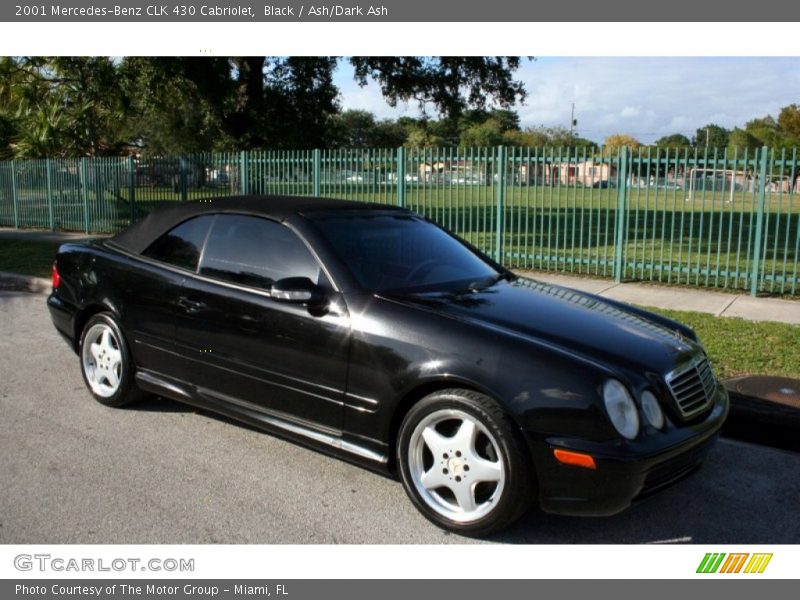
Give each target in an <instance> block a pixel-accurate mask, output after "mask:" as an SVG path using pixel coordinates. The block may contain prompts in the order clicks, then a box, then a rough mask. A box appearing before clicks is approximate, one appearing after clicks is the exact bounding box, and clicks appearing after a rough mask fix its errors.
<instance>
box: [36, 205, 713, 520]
mask: <svg viewBox="0 0 800 600" xmlns="http://www.w3.org/2000/svg"><path fill="white" fill-rule="evenodd" d="M48 305H49V307H50V312H51V315H52V319H53V322H54V323H55V326H56V328H57V329H58V331H59V332H61V333H62V334H63V336H64V337H65V338H66V339H67V341H68V342H69V344H70V345H71V346H72V348H73V349H74V350H75V351H76V352H77V353H78V355H79V357H80V365H81V370H82V373H83V377H84V379H85V381H86V385H87V386H88V387H89V390H90V391H91V393H92V395H93V396H94V397H95V398H96V399H97V400H98V401H100V402H102V403H103V404H106V405H109V406H120V405H123V404H127V403H129V402H132V401H134V400H136V399H137V398H140V397H141V396H142V395H143V394H146V393H150V394H157V395H159V396H164V397H169V398H173V399H175V400H179V401H182V402H187V403H189V404H192V405H195V406H199V407H202V408H206V409H209V410H212V411H216V412H219V413H222V414H225V415H228V416H231V417H234V418H236V419H240V420H242V421H245V422H247V423H249V424H251V425H255V426H258V427H261V428H263V429H266V430H268V431H270V432H273V433H277V434H280V435H284V436H286V437H289V438H291V439H293V440H297V441H302V442H304V443H307V444H309V445H311V446H313V447H315V448H319V449H324V450H326V451H329V452H331V453H335V454H337V455H339V456H341V457H344V458H347V459H349V460H352V461H354V462H357V463H359V464H362V465H365V466H368V467H371V468H375V469H378V470H381V471H385V472H390V473H399V476H400V478H401V479H402V481H403V484H404V486H405V489H406V491H407V492H408V495H409V496H410V498H411V500H412V502H414V504H415V505H416V506H417V508H419V510H420V511H421V512H422V513H423V514H424V515H425V516H426V517H428V518H429V519H430V520H431V521H433V522H434V523H437V524H438V525H440V526H443V527H446V528H448V529H451V530H453V531H457V532H460V533H465V534H471V535H485V534H488V533H490V532H492V531H496V530H498V529H500V528H502V527H504V526H507V525H508V524H509V523H511V522H512V521H513V520H514V519H516V518H517V517H518V516H519V515H520V514H522V512H523V511H524V510H525V509H526V508H527V507H528V506H529V504H530V503H531V502H532V501H536V502H538V504H539V505H540V506H541V508H542V509H543V510H545V511H547V512H552V513H559V514H567V515H611V514H614V513H617V512H619V511H621V510H623V509H624V508H626V507H627V506H629V505H630V504H631V502H633V501H635V500H637V499H640V498H643V497H645V496H647V495H649V494H651V493H653V492H655V491H657V490H659V489H661V488H663V487H665V486H667V485H669V484H671V483H673V482H675V481H677V480H678V479H680V478H682V477H684V476H685V475H687V474H689V473H690V472H692V471H693V470H694V469H695V468H696V467H698V466H699V465H700V463H701V462H702V460H703V458H704V457H705V456H706V454H707V452H708V450H709V449H710V447H711V445H712V443H713V442H714V440H715V439H716V437H717V433H718V431H719V429H720V427H721V425H722V423H723V421H724V420H725V417H726V415H727V412H728V398H727V395H726V393H725V390H724V388H723V387H722V386H721V385H719V383H718V382H717V381H716V379H715V378H714V375H713V373H712V371H711V367H710V365H709V361H708V358H707V356H706V354H705V353H704V351H703V348H702V346H701V345H700V344H699V343H698V341H697V339H696V337H695V335H694V333H693V332H692V331H691V330H690V329H688V328H687V327H684V326H683V325H680V324H678V323H675V322H673V321H670V320H668V319H665V318H663V317H661V316H658V315H655V314H651V313H648V312H645V311H643V310H639V309H637V308H633V307H631V306H627V305H623V304H619V303H616V302H613V301H610V300H606V299H602V298H599V297H596V296H592V295H589V294H584V293H579V292H576V291H573V290H570V289H566V288H561V287H556V286H552V285H546V284H543V283H538V282H536V281H533V280H530V279H524V278H520V277H517V276H516V275H514V274H513V273H511V272H510V271H508V270H506V269H505V268H503V267H502V266H500V265H499V264H497V263H495V262H494V261H492V260H491V259H490V258H488V257H487V256H485V255H483V254H482V253H481V252H479V251H478V250H476V249H475V248H473V247H471V246H469V245H468V244H467V243H465V242H464V241H462V240H460V239H458V238H457V237H455V236H453V235H451V234H450V233H448V232H447V231H445V230H444V229H442V228H440V227H439V226H437V225H435V224H433V223H431V222H430V221H428V220H426V219H424V218H423V217H420V216H418V215H416V214H414V213H412V212H410V211H408V210H404V209H400V208H393V207H388V206H384V205H378V204H369V203H359V202H348V201H341V200H329V199H314V198H288V197H272V196H269V197H267V196H264V197H235V198H225V199H215V200H208V201H204V202H196V203H186V204H181V205H179V206H176V207H174V208H169V209H165V210H159V211H156V212H154V213H152V214H150V215H149V216H148V217H146V218H145V219H143V220H142V221H141V222H139V223H137V224H136V225H134V226H132V227H130V228H129V229H127V230H125V231H123V232H122V233H120V234H118V235H117V236H115V237H113V238H110V239H107V240H100V241H93V242H88V243H84V244H80V243H75V244H65V245H64V246H62V247H61V248H60V250H59V253H58V256H57V259H56V262H55V264H54V266H53V292H52V294H51V296H50V297H49V300H48Z"/></svg>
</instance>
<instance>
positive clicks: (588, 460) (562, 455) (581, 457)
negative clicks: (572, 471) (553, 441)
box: [553, 448, 597, 469]
mask: <svg viewBox="0 0 800 600" xmlns="http://www.w3.org/2000/svg"><path fill="white" fill-rule="evenodd" d="M553 456H555V457H556V460H557V461H558V462H562V463H564V464H565V465H573V466H576V467H583V468H585V469H597V465H596V464H595V462H594V457H593V456H591V455H589V454H583V453H582V452H572V451H571V450H561V449H560V448H555V449H554V450H553Z"/></svg>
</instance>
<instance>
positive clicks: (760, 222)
mask: <svg viewBox="0 0 800 600" xmlns="http://www.w3.org/2000/svg"><path fill="white" fill-rule="evenodd" d="M767 156H768V151H767V147H766V146H764V147H762V148H761V158H760V161H761V164H759V169H758V207H757V212H756V239H755V248H753V269H752V271H751V273H750V295H751V296H756V295H757V294H758V277H759V271H760V270H761V235H762V233H763V231H764V205H765V204H766V200H767V160H768V159H767Z"/></svg>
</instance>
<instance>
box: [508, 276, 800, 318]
mask: <svg viewBox="0 0 800 600" xmlns="http://www.w3.org/2000/svg"><path fill="white" fill-rule="evenodd" d="M517 272H518V273H519V274H520V275H524V276H526V277H531V278H532V279H538V280H539V281H543V282H545V283H553V284H556V285H561V286H564V287H569V288H574V289H576V290H581V291H584V292H589V293H592V294H597V295H598V296H602V297H604V298H611V299H612V300H619V301H621V302H627V303H629V304H638V305H640V306H653V307H656V308H666V309H671V310H687V311H694V312H701V313H709V314H713V315H716V316H718V317H741V318H742V319H748V320H750V321H778V322H781V323H791V324H794V325H800V301H796V300H782V299H780V298H753V297H752V296H750V295H748V294H746V293H744V292H742V293H740V294H733V293H725V292H715V291H711V290H706V289H692V288H682V287H667V286H663V285H653V284H647V283H615V282H614V281H612V280H610V279H589V278H585V277H575V276H571V275H563V274H556V273H545V272H540V271H517Z"/></svg>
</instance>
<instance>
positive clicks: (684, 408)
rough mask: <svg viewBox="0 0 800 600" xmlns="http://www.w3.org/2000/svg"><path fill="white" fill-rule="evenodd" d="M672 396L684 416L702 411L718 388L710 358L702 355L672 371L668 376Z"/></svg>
mask: <svg viewBox="0 0 800 600" xmlns="http://www.w3.org/2000/svg"><path fill="white" fill-rule="evenodd" d="M666 379H667V385H668V386H669V389H670V392H672V397H673V398H674V399H675V403H676V404H677V405H678V410H679V411H680V413H681V416H683V417H684V418H689V417H692V416H694V415H696V414H698V413H700V412H702V411H703V410H704V409H705V408H706V407H707V406H708V405H709V403H710V402H711V398H712V396H713V394H714V389H715V388H716V385H717V383H716V381H715V380H714V374H713V373H712V372H711V365H710V364H708V359H707V358H706V357H705V356H701V357H699V358H697V359H695V360H693V361H691V362H690V363H689V364H687V365H683V366H681V367H679V368H678V369H675V370H674V371H672V372H671V373H670V374H669V375H667V377H666Z"/></svg>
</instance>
